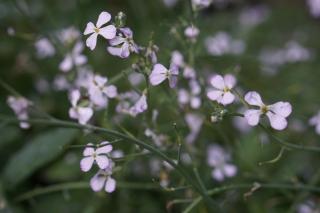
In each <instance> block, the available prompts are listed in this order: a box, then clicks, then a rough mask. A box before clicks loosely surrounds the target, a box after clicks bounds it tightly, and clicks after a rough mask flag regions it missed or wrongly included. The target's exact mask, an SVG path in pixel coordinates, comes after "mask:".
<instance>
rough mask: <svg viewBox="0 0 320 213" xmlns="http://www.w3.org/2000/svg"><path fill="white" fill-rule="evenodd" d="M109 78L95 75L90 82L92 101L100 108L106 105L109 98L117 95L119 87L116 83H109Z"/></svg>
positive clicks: (89, 90) (89, 89)
mask: <svg viewBox="0 0 320 213" xmlns="http://www.w3.org/2000/svg"><path fill="white" fill-rule="evenodd" d="M107 82H108V79H107V78H106V77H102V76H100V75H95V76H94V78H93V79H92V81H91V82H90V83H89V88H88V93H89V97H90V101H91V102H92V103H93V104H94V105H96V106H97V107H99V108H103V107H106V106H107V104H108V98H114V97H116V96H117V94H118V93H117V88H116V87H115V86H114V85H107Z"/></svg>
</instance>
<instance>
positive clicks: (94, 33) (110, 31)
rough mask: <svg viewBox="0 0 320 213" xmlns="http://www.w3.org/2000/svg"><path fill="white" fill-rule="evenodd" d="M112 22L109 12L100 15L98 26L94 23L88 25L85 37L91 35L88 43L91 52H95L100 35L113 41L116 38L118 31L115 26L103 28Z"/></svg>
mask: <svg viewBox="0 0 320 213" xmlns="http://www.w3.org/2000/svg"><path fill="white" fill-rule="evenodd" d="M110 20H111V15H110V14H109V13H108V12H105V11H104V12H102V13H100V15H99V18H98V21H97V24H96V25H94V24H93V23H92V22H89V23H88V24H87V27H86V29H85V30H84V33H83V34H84V35H89V34H91V35H90V36H89V37H88V38H87V41H86V45H87V47H89V48H90V49H91V50H94V48H95V47H96V44H97V37H98V35H101V36H103V37H104V38H105V39H113V38H114V37H115V36H116V32H117V29H116V27H115V26H113V25H107V26H105V27H102V26H103V25H105V24H106V23H108V22H109V21H110Z"/></svg>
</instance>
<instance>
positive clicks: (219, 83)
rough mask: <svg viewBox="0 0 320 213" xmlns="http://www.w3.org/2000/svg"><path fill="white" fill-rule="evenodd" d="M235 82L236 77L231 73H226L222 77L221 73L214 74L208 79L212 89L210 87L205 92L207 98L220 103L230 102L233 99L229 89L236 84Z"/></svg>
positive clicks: (226, 103)
mask: <svg viewBox="0 0 320 213" xmlns="http://www.w3.org/2000/svg"><path fill="white" fill-rule="evenodd" d="M236 82H237V80H236V78H235V77H234V76H233V75H231V74H227V75H225V76H224V77H222V76H221V75H216V76H214V77H213V78H212V79H211V80H210V83H211V86H213V89H210V90H209V91H208V92H207V96H208V98H209V99H210V100H212V101H217V102H218V103H220V104H222V105H228V104H231V103H232V102H233V101H234V99H235V96H234V95H233V94H232V92H231V90H232V88H233V87H234V86H235V85H236Z"/></svg>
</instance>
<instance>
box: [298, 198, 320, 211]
mask: <svg viewBox="0 0 320 213" xmlns="http://www.w3.org/2000/svg"><path fill="white" fill-rule="evenodd" d="M319 212H320V207H319V205H316V203H315V202H314V201H313V200H307V201H305V202H303V203H301V204H299V205H298V206H297V213H319Z"/></svg>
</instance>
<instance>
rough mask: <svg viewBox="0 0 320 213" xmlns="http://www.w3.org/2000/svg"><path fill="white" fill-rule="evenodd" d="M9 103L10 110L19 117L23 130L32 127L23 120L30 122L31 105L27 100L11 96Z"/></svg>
mask: <svg viewBox="0 0 320 213" xmlns="http://www.w3.org/2000/svg"><path fill="white" fill-rule="evenodd" d="M7 103H8V105H9V106H10V108H11V109H12V110H13V111H14V113H15V114H16V116H17V117H18V119H19V120H21V122H20V127H21V128H22V129H27V128H29V127H30V124H29V123H28V122H26V121H23V120H28V118H29V115H28V107H29V106H30V103H29V101H28V100H27V99H25V98H23V97H13V96H9V97H8V99H7Z"/></svg>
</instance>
